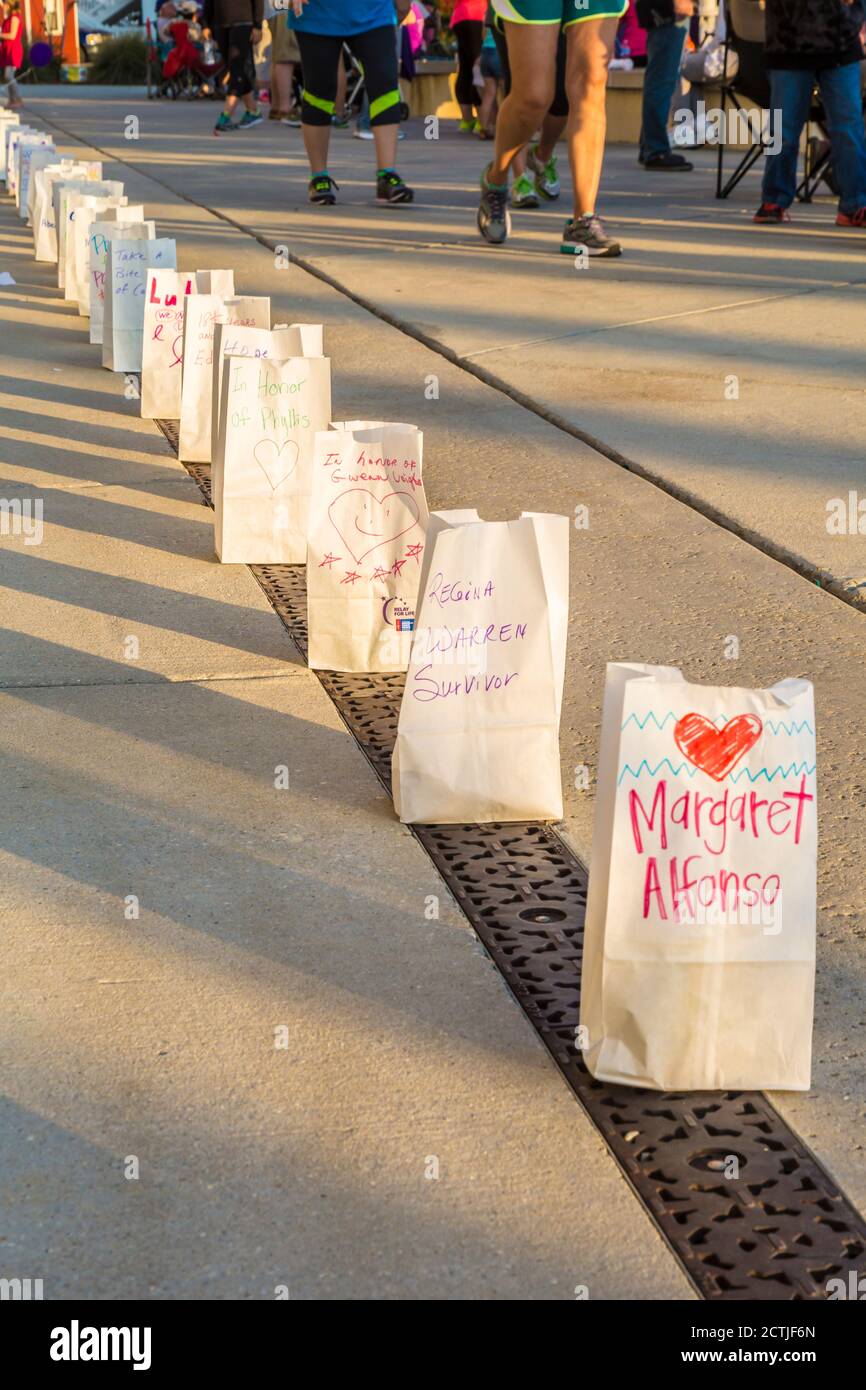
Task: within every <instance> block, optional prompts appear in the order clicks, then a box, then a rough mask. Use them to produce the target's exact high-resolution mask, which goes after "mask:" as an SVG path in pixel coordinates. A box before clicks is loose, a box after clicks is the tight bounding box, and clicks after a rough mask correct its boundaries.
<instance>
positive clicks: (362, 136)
mask: <svg viewBox="0 0 866 1390" xmlns="http://www.w3.org/2000/svg"><path fill="white" fill-rule="evenodd" d="M375 138H376V137H375V135H374V134H373V132H372V130H364V129H363V127H362V126H356V127H355V129H354V130H353V131H352V139H353V140H375Z"/></svg>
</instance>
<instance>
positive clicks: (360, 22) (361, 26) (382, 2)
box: [288, 0, 396, 38]
mask: <svg viewBox="0 0 866 1390" xmlns="http://www.w3.org/2000/svg"><path fill="white" fill-rule="evenodd" d="M288 21H289V28H290V29H298V30H299V31H300V32H301V33H302V34H332V35H336V36H337V37H339V38H348V37H349V36H350V35H351V34H364V33H366V31H367V30H368V29H381V27H382V25H383V24H394V23H396V16H395V14H394V3H393V0H310V2H309V4H308V5H305V6H304V9H303V12H302V13H301V15H300V17H299V18H296V17H295V15H294V13H293V12H292V9H291V6H290V7H289V10H288Z"/></svg>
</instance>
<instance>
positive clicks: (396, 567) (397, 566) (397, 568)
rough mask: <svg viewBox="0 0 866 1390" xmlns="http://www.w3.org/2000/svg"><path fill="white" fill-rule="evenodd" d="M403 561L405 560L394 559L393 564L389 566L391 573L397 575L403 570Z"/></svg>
mask: <svg viewBox="0 0 866 1390" xmlns="http://www.w3.org/2000/svg"><path fill="white" fill-rule="evenodd" d="M405 563H406V561H405V560H395V561H394V563H393V565H392V566H391V573H392V574H396V575H397V576H398V577H399V576H400V575H401V574H402V572H403V566H404V565H405Z"/></svg>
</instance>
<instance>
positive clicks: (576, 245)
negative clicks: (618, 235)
mask: <svg viewBox="0 0 866 1390" xmlns="http://www.w3.org/2000/svg"><path fill="white" fill-rule="evenodd" d="M559 249H560V251H561V252H562V253H563V254H564V255H566V256H577V255H580V254H581V253H582V252H583V251H586V253H587V255H589V256H621V255H622V247H621V246H620V244H619V242H618V241H616V240H615V239H614V238H613V237H610V236H608V235H607V232H606V231H605V230H604V226H603V224H602V221H601V218H600V217H596V216H595V215H594V214H593V213H590V214H589V215H587V216H584V217H575V218H573V219H572V220H571V221H570V222H566V224H565V231H564V232H563V234H562V245H561V246H560V248H559Z"/></svg>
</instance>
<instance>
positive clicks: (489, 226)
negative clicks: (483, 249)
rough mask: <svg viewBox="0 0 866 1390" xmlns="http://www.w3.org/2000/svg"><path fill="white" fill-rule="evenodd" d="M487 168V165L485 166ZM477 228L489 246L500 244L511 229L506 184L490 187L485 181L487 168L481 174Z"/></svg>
mask: <svg viewBox="0 0 866 1390" xmlns="http://www.w3.org/2000/svg"><path fill="white" fill-rule="evenodd" d="M487 167H488V169H489V167H490V166H489V165H488V166H487ZM477 221H478V230H479V232H480V233H481V235H482V236H483V237H484V240H485V241H489V242H490V244H491V246H501V245H502V243H503V241H504V240H505V238H506V237H507V236H508V233H509V232H510V231H511V214H510V213H509V211H508V186H507V185H506V186H505V187H503V188H496V187H491V186H490V185H489V184H488V182H487V169H485V170H484V173H483V174H482V175H481V201H480V202H479V204H478V218H477Z"/></svg>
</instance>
